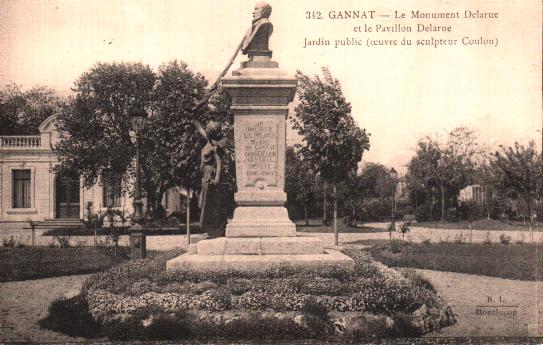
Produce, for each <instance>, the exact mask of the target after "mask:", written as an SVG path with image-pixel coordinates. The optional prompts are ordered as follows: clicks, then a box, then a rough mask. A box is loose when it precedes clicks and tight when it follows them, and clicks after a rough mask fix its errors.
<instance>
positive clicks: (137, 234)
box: [129, 108, 147, 259]
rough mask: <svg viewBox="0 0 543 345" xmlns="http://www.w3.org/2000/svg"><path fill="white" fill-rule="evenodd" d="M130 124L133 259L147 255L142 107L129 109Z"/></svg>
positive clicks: (131, 245) (131, 244)
mask: <svg viewBox="0 0 543 345" xmlns="http://www.w3.org/2000/svg"><path fill="white" fill-rule="evenodd" d="M129 115H130V125H131V127H132V130H133V131H134V132H135V136H136V191H135V193H134V202H133V205H134V214H133V215H132V228H131V230H130V248H131V252H132V258H133V259H139V258H145V257H146V256H147V250H146V243H145V242H146V240H145V234H144V233H143V228H142V222H143V201H142V200H141V175H140V170H141V169H140V139H141V130H142V128H143V126H144V125H145V120H146V119H147V114H146V113H145V110H143V108H133V109H131V110H130V113H129Z"/></svg>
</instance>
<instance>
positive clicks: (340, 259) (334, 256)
mask: <svg viewBox="0 0 543 345" xmlns="http://www.w3.org/2000/svg"><path fill="white" fill-rule="evenodd" d="M279 265H288V266H295V267H310V268H315V269H318V268H320V267H324V266H330V265H341V266H343V267H345V268H347V269H352V268H353V266H354V261H353V259H351V258H350V257H348V256H347V255H345V254H343V253H341V252H340V251H338V250H333V249H326V250H325V252H324V253H323V254H271V255H201V254H183V255H181V256H178V257H176V258H174V259H172V260H169V261H167V262H166V270H168V271H170V270H175V269H187V270H195V271H211V272H219V271H228V270H235V271H250V272H256V271H262V270H265V269H267V268H271V267H273V266H279Z"/></svg>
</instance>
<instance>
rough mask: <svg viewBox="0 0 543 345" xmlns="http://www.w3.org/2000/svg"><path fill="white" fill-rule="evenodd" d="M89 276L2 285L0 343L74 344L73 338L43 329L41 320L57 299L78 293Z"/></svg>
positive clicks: (79, 339) (0, 294) (77, 339)
mask: <svg viewBox="0 0 543 345" xmlns="http://www.w3.org/2000/svg"><path fill="white" fill-rule="evenodd" d="M88 276H89V275H78V276H68V277H57V278H46V279H37V280H27V281H21V282H9V283H2V284H0V298H1V299H0V342H3V341H6V342H12V341H18V342H40V341H41V342H43V341H54V342H74V341H85V340H86V339H85V338H72V337H69V336H66V335H63V334H60V333H56V332H53V331H49V330H45V329H41V328H40V327H39V326H38V320H39V319H42V318H44V317H45V316H46V315H47V309H48V307H49V304H50V303H51V302H52V301H54V300H55V299H57V298H59V297H61V296H65V297H66V298H69V297H72V296H75V295H77V294H78V293H79V291H80V289H81V285H82V284H83V281H84V280H85V279H86V278H87V277H88Z"/></svg>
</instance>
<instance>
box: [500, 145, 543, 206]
mask: <svg viewBox="0 0 543 345" xmlns="http://www.w3.org/2000/svg"><path fill="white" fill-rule="evenodd" d="M490 164H491V167H492V171H493V172H494V174H495V176H496V182H497V183H496V186H497V187H498V188H500V190H501V191H502V192H504V193H506V194H512V193H514V194H516V195H517V196H518V197H519V198H520V199H521V200H523V201H524V203H525V204H526V206H527V208H528V212H529V215H531V214H532V213H533V208H534V201H535V200H537V199H539V198H541V197H542V196H543V176H542V171H541V168H542V161H541V155H538V154H537V151H536V149H535V144H534V142H533V141H532V142H530V144H529V145H528V146H527V147H525V146H523V145H520V144H519V143H515V145H514V146H513V147H508V148H506V147H503V146H501V150H500V151H496V152H495V153H494V156H493V159H492V160H491V163H490Z"/></svg>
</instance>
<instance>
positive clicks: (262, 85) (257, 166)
mask: <svg viewBox="0 0 543 345" xmlns="http://www.w3.org/2000/svg"><path fill="white" fill-rule="evenodd" d="M270 14H271V6H270V5H268V4H266V3H259V4H257V5H256V7H255V11H254V12H253V25H252V26H251V28H250V29H249V30H248V31H247V33H246V34H245V37H244V39H243V42H242V44H241V50H242V53H243V54H246V55H248V57H249V59H248V60H247V61H243V62H242V63H241V68H240V69H238V70H236V71H233V72H232V76H230V77H226V78H223V79H222V86H223V88H224V89H225V90H226V92H227V93H228V94H229V95H230V96H231V98H232V107H231V110H232V111H233V112H234V123H235V130H234V140H235V150H236V151H235V152H236V181H237V188H238V191H237V193H236V194H235V195H234V198H235V202H236V206H237V207H236V209H235V211H234V215H233V218H232V219H229V220H228V224H227V225H226V237H221V238H216V239H211V240H204V241H200V242H198V243H196V244H191V245H189V252H188V253H187V254H184V255H181V256H179V257H177V258H174V259H172V260H170V261H168V262H167V264H166V268H167V269H168V270H170V269H176V268H186V269H195V270H208V271H221V270H228V269H233V270H245V271H247V270H249V271H250V270H254V271H256V270H262V269H265V268H267V267H270V266H273V265H280V264H287V265H297V266H310V267H320V266H323V265H331V264H339V265H343V266H345V267H352V266H353V264H354V262H353V260H352V259H351V258H349V257H348V256H346V255H344V254H343V253H341V252H340V251H338V250H332V249H325V248H324V245H323V242H322V240H320V239H319V238H316V237H311V236H301V235H297V233H296V226H295V224H294V223H293V222H292V221H291V220H290V219H289V217H288V212H287V209H286V207H285V203H286V201H287V195H286V193H285V191H284V186H285V155H286V154H285V146H286V140H285V136H286V118H287V116H288V104H289V103H290V102H292V100H293V98H294V94H295V92H296V79H295V78H292V77H290V76H288V75H287V73H286V72H284V71H281V70H280V69H279V64H278V63H277V62H275V61H272V60H271V56H272V51H270V50H269V49H268V40H269V37H270V35H271V33H272V31H273V25H272V23H271V22H270V21H269V16H270Z"/></svg>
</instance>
